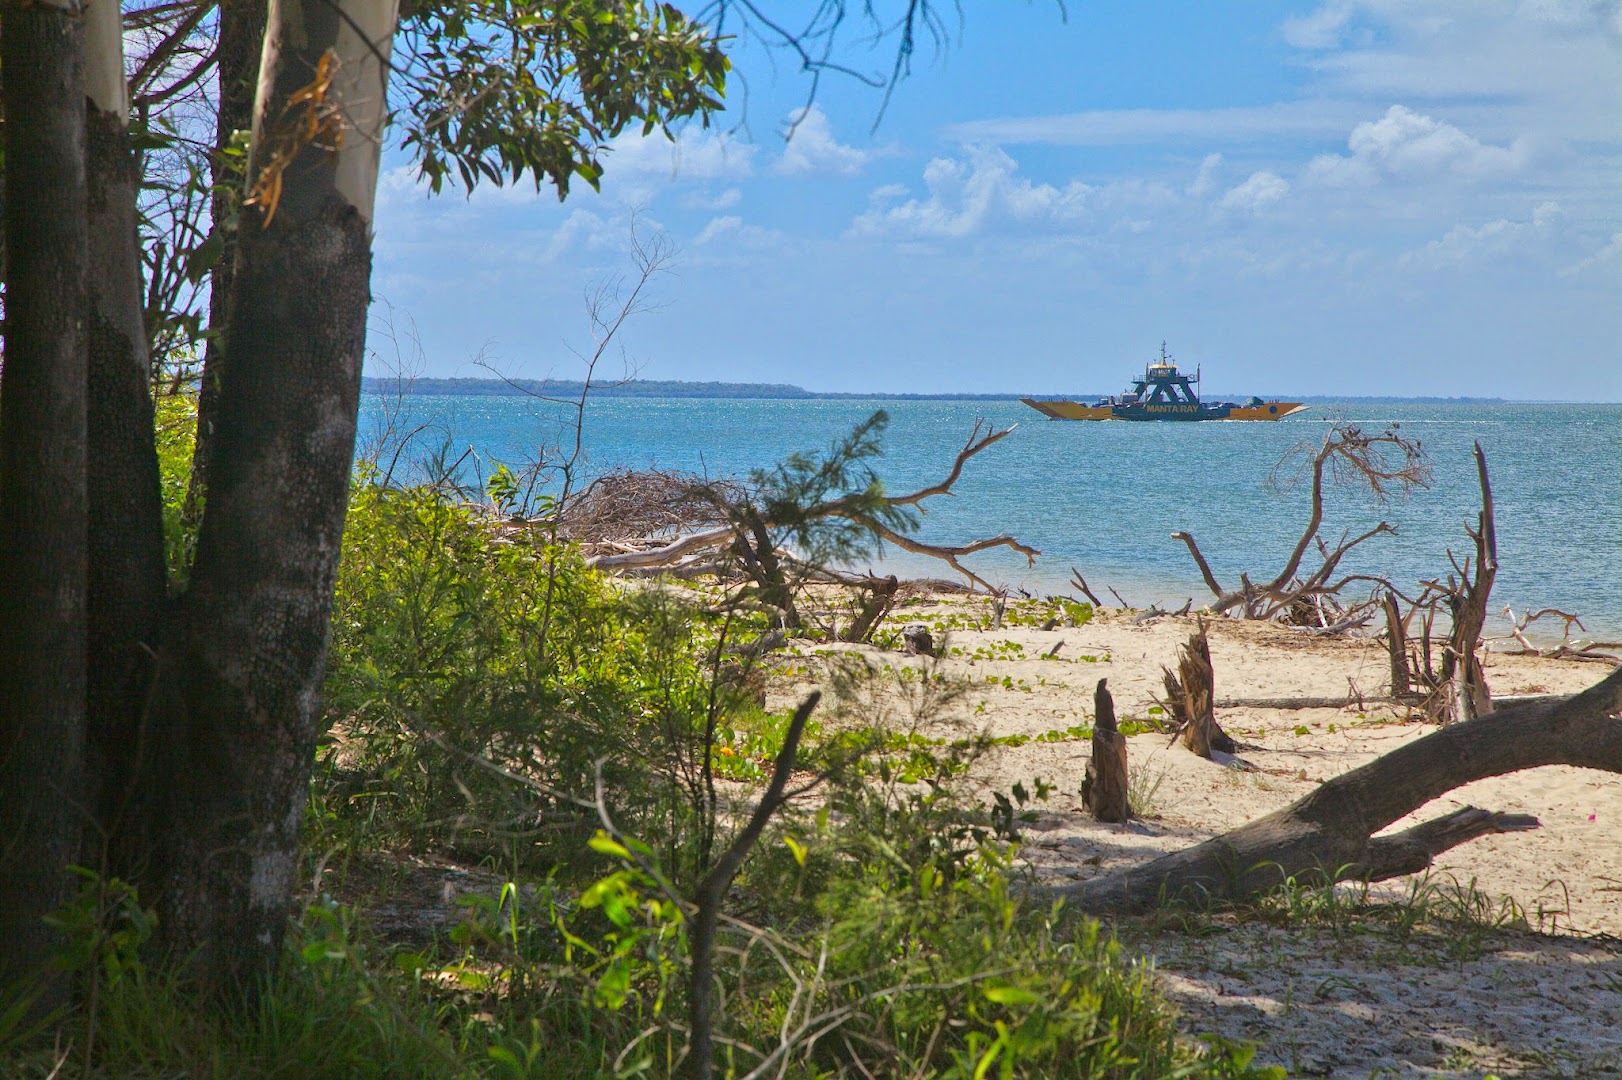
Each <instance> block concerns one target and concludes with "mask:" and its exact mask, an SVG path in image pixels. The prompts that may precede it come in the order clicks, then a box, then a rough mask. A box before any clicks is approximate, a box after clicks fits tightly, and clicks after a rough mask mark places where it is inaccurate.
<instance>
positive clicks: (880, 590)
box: [839, 574, 901, 642]
mask: <svg viewBox="0 0 1622 1080" xmlns="http://www.w3.org/2000/svg"><path fill="white" fill-rule="evenodd" d="M862 587H863V588H865V589H866V590H867V596H866V598H865V599H863V600H862V606H861V610H859V611H858V612H857V613H856V617H855V618H853V619H852V620H851V622H850V625H849V626H847V627H845V629H844V631H843V632H842V633H840V635H839V640H840V641H850V642H857V641H867V640H868V639H869V638H871V637H872V636H873V631H874V630H875V629H876V628H877V627H878V625H879V622H880V621H881V620H882V619H883V618H884V616H885V615H887V614H889V612H890V605H891V604H893V603H895V594H896V590H897V589H899V588H900V587H901V582H900V581H899V580H897V579H896V576H895V575H894V574H891V575H890V576H889V577H882V578H881V577H873V576H872V575H869V576H868V578H867V580H866V581H864V582H863V583H862Z"/></svg>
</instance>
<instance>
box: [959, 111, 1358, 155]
mask: <svg viewBox="0 0 1622 1080" xmlns="http://www.w3.org/2000/svg"><path fill="white" fill-rule="evenodd" d="M1358 115H1360V114H1359V112H1358V111H1357V107H1356V106H1354V105H1353V104H1351V103H1350V102H1346V101H1329V100H1308V101H1291V102H1282V103H1280V104H1277V105H1260V106H1254V107H1243V108H1226V109H1105V110H1095V111H1092V112H1080V113H1067V114H1064V115H1059V116H1016V117H1007V118H1004V119H993V120H973V121H970V122H967V123H962V124H952V125H949V126H948V127H947V128H946V129H945V132H944V134H945V136H946V137H947V138H950V139H957V140H959V141H961V142H965V143H979V142H990V143H998V144H1000V145H1004V146H1013V145H1018V144H1021V143H1036V144H1043V145H1051V146H1117V145H1120V146H1129V145H1142V144H1147V143H1156V142H1178V141H1186V140H1192V139H1199V140H1202V141H1204V142H1207V143H1210V142H1215V141H1226V140H1250V139H1257V138H1275V137H1286V138H1288V137H1305V138H1314V137H1317V138H1323V137H1330V136H1334V135H1338V134H1340V133H1341V132H1342V131H1345V130H1346V125H1348V124H1350V123H1352V122H1354V121H1355V120H1356V119H1357V117H1358Z"/></svg>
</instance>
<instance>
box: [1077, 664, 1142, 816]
mask: <svg viewBox="0 0 1622 1080" xmlns="http://www.w3.org/2000/svg"><path fill="white" fill-rule="evenodd" d="M1108 682H1109V680H1108V679H1099V680H1098V688H1097V689H1096V690H1094V691H1093V709H1094V714H1093V756H1092V759H1091V760H1090V761H1088V762H1087V775H1086V776H1085V777H1084V778H1083V779H1082V781H1081V801H1082V802H1083V803H1084V804H1085V805H1086V807H1087V811H1088V813H1090V814H1092V815H1093V817H1095V818H1097V819H1098V820H1099V821H1107V822H1111V823H1117V822H1122V821H1125V820H1126V819H1127V818H1129V817H1131V816H1132V805H1131V801H1130V799H1129V797H1128V795H1127V788H1128V785H1127V770H1126V737H1125V736H1124V735H1122V734H1121V731H1120V728H1119V726H1118V725H1117V724H1116V722H1115V699H1114V698H1112V697H1111V696H1110V692H1109V686H1108V685H1107V684H1108Z"/></svg>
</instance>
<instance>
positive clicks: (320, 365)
mask: <svg viewBox="0 0 1622 1080" xmlns="http://www.w3.org/2000/svg"><path fill="white" fill-rule="evenodd" d="M395 19H396V8H395V4H394V3H393V0H340V2H339V3H338V4H331V3H326V2H323V0H277V2H275V3H273V4H272V6H271V10H270V16H269V27H268V29H267V31H266V38H265V41H266V45H265V53H264V61H263V66H262V71H261V77H260V84H259V95H258V102H257V105H256V109H255V120H254V150H253V156H252V159H251V160H250V162H249V167H248V181H249V184H250V185H252V186H253V187H252V190H253V191H254V193H255V194H256V196H257V199H256V202H257V205H256V206H255V207H254V209H253V211H252V212H251V213H245V215H244V218H243V222H242V226H241V233H240V236H239V248H238V252H237V264H236V285H235V288H234V291H233V293H232V299H231V314H230V317H229V319H228V324H229V326H230V362H229V363H228V364H227V365H226V368H225V371H224V372H223V373H222V375H221V378H220V383H219V394H220V396H219V403H218V407H219V413H218V423H217V425H216V429H215V439H216V443H215V449H214V457H213V460H212V463H211V466H210V468H211V476H210V479H209V490H208V496H207V504H206V508H205V510H204V514H203V523H202V529H201V532H200V534H199V537H198V549H197V559H196V564H195V567H194V569H193V571H192V576H191V585H190V589H189V590H188V592H187V594H186V595H185V597H184V598H183V600H182V608H181V611H180V613H179V617H178V620H177V626H176V630H175V633H174V634H173V636H172V638H171V639H170V641H169V642H168V643H167V645H166V656H165V661H164V670H163V671H162V673H161V676H160V677H161V678H162V679H163V680H164V683H165V693H164V696H163V698H162V700H161V703H160V706H159V707H160V708H161V709H162V710H164V711H166V712H168V713H169V714H171V715H172V717H173V720H174V723H175V726H176V735H175V737H174V738H172V739H169V740H167V746H166V750H167V752H168V758H167V760H166V762H165V767H164V768H163V769H162V770H161V771H160V772H159V773H158V774H157V775H156V776H155V777H154V780H155V782H157V783H159V784H161V785H162V786H161V787H160V788H155V789H151V790H149V792H148V795H149V799H150V801H149V803H148V805H149V807H150V811H151V812H150V813H149V814H148V817H147V820H148V822H149V824H150V827H151V829H152V844H151V850H152V851H153V853H154V855H155V857H156V858H157V859H158V860H159V862H158V864H157V865H155V866H154V867H153V876H154V878H155V880H156V883H157V884H158V886H159V892H158V904H159V916H160V920H161V921H160V924H159V925H160V928H161V933H162V934H163V937H164V944H165V945H167V946H168V947H169V948H171V949H173V950H176V951H178V952H179V953H182V954H187V955H192V956H193V957H194V958H195V960H194V962H195V965H196V968H195V970H196V974H198V975H199V976H200V977H201V978H202V980H203V981H204V982H205V983H210V984H213V985H218V986H231V985H251V984H252V980H253V979H254V978H255V977H256V976H258V975H260V974H262V973H264V972H265V971H267V970H268V969H269V968H270V966H271V965H272V964H273V963H274V962H275V960H276V957H277V955H278V952H279V949H280V943H281V941H282V936H283V931H284V929H285V926H286V919H287V908H288V902H289V899H290V896H291V892H292V888H293V877H294V871H295V869H296V866H297V862H298V841H299V830H300V826H301V824H302V820H303V814H304V805H305V800H306V797H307V795H308V785H309V772H310V766H311V758H312V755H313V753H314V750H315V742H316V737H317V735H318V734H319V731H318V725H319V722H320V717H321V686H322V680H323V677H324V674H325V665H326V652H327V631H328V622H329V617H330V614H331V607H332V593H333V585H334V582H335V580H336V576H337V570H338V554H339V544H340V541H341V540H342V535H343V523H344V512H345V509H346V506H347V501H348V493H349V479H350V466H351V461H352V458H353V454H354V443H355V422H356V413H357V410H358V407H359V398H360V372H361V360H362V355H363V352H364V347H365V338H366V311H367V305H368V303H369V300H370V292H369V282H370V273H371V217H372V202H373V198H374V195H375V191H376V184H377V168H378V147H379V143H380V139H381V134H382V127H383V121H384V115H385V105H386V97H385V94H386V88H387V70H388V69H387V66H386V64H387V56H388V52H389V44H390V40H391V38H392V36H393V33H394V26H395ZM300 92H302V98H303V102H304V103H303V104H300V105H297V106H295V108H294V109H293V110H289V107H288V102H289V101H290V100H291V99H293V98H294V96H295V95H296V94H300ZM306 108H308V109H315V110H318V112H317V113H316V114H315V115H314V119H315V120H316V121H317V126H322V127H324V130H323V131H322V133H321V134H319V135H318V136H317V137H316V138H315V139H314V140H311V141H306V142H302V143H300V142H297V141H293V140H294V139H296V138H297V136H296V135H295V134H294V131H295V129H296V127H297V124H296V123H295V121H296V120H297V119H299V118H301V117H305V115H306V114H305V113H304V110H305V109H306ZM340 117H341V120H340V119H339V118H340ZM339 123H341V124H342V136H341V139H342V149H338V150H335V149H333V145H334V143H335V142H336V141H337V140H338V138H339V136H338V132H337V130H336V127H335V125H337V124H339Z"/></svg>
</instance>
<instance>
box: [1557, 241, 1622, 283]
mask: <svg viewBox="0 0 1622 1080" xmlns="http://www.w3.org/2000/svg"><path fill="white" fill-rule="evenodd" d="M1613 263H1614V264H1616V265H1617V266H1618V267H1619V268H1622V231H1618V232H1614V233H1612V234H1611V240H1610V243H1608V244H1606V245H1605V246H1604V247H1602V248H1600V249H1599V250H1598V251H1596V252H1594V254H1592V255H1590V256H1588V257H1587V258H1585V259H1582V260H1579V261H1578V262H1575V263H1573V264H1572V265H1570V266H1568V267H1566V268H1565V269H1564V270H1562V271H1560V276H1561V277H1575V276H1577V275H1578V274H1581V273H1583V272H1585V271H1587V270H1591V269H1593V268H1594V267H1596V266H1606V265H1609V264H1613Z"/></svg>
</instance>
